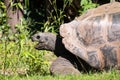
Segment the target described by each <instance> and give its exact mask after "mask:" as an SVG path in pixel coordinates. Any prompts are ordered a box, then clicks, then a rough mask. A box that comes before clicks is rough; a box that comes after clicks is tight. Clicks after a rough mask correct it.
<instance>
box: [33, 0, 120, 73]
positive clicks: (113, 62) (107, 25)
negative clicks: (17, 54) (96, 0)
mask: <svg viewBox="0 0 120 80" xmlns="http://www.w3.org/2000/svg"><path fill="white" fill-rule="evenodd" d="M32 40H33V41H37V42H39V43H38V44H37V45H36V46H35V48H36V49H39V50H50V51H53V52H54V53H55V54H56V55H57V59H56V60H55V61H53V63H52V65H51V67H50V72H51V73H52V74H79V73H80V71H81V70H84V71H86V70H109V69H111V68H116V69H119V67H120V3H119V2H112V3H108V4H104V5H101V6H99V7H97V8H94V9H90V10H88V11H87V12H86V13H84V14H83V15H81V16H80V17H77V18H76V19H74V20H73V21H71V22H69V23H64V24H62V25H61V26H60V35H55V34H53V33H42V32H39V33H36V34H34V35H33V36H32Z"/></svg>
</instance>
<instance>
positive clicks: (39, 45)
mask: <svg viewBox="0 0 120 80" xmlns="http://www.w3.org/2000/svg"><path fill="white" fill-rule="evenodd" d="M43 44H44V42H36V44H35V46H34V48H35V49H38V50H41V49H43Z"/></svg>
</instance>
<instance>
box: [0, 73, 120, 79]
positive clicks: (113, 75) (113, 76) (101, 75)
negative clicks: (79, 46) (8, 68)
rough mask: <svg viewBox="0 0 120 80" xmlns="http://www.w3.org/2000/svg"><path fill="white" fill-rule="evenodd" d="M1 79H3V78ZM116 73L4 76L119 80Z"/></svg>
mask: <svg viewBox="0 0 120 80" xmlns="http://www.w3.org/2000/svg"><path fill="white" fill-rule="evenodd" d="M1 79H4V78H3V77H2V78H1ZM119 79H120V76H119V74H118V72H116V71H112V72H102V73H96V74H92V73H89V74H80V75H67V76H60V75H59V76H50V75H47V76H40V75H32V76H26V77H22V76H21V77H20V76H6V77H5V80H119Z"/></svg>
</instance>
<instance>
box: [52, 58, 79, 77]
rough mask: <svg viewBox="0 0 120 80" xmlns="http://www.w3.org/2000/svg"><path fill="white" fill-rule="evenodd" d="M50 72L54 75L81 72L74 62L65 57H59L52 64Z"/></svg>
mask: <svg viewBox="0 0 120 80" xmlns="http://www.w3.org/2000/svg"><path fill="white" fill-rule="evenodd" d="M50 72H51V74H53V75H58V74H60V75H67V74H75V75H79V74H80V72H79V71H78V70H77V69H76V68H75V67H74V66H73V64H72V63H71V62H70V61H69V60H67V59H66V58H63V57H58V58H57V59H56V60H55V61H54V62H53V63H52V65H51V67H50Z"/></svg>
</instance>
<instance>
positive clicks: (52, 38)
mask: <svg viewBox="0 0 120 80" xmlns="http://www.w3.org/2000/svg"><path fill="white" fill-rule="evenodd" d="M31 40H32V41H33V42H38V44H37V45H35V48H36V49H38V50H49V51H54V49H55V42H56V35H55V34H53V33H47V32H43V33H42V32H39V33H36V34H34V35H33V36H32V37H31Z"/></svg>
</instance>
